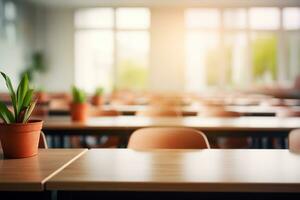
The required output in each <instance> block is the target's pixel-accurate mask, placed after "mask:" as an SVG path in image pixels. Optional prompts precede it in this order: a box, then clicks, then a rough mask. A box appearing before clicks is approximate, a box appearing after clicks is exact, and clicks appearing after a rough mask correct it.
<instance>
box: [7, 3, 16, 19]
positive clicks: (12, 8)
mask: <svg viewBox="0 0 300 200" xmlns="http://www.w3.org/2000/svg"><path fill="white" fill-rule="evenodd" d="M4 17H5V19H6V20H8V21H13V20H16V18H17V8H16V5H15V4H14V3H13V2H11V1H8V2H6V3H5V4H4Z"/></svg>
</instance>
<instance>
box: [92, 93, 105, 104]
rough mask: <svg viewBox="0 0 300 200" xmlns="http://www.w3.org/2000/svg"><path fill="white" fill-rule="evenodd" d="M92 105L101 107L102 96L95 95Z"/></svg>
mask: <svg viewBox="0 0 300 200" xmlns="http://www.w3.org/2000/svg"><path fill="white" fill-rule="evenodd" d="M91 103H92V105H94V106H101V104H102V96H99V95H94V96H93V97H92V99H91Z"/></svg>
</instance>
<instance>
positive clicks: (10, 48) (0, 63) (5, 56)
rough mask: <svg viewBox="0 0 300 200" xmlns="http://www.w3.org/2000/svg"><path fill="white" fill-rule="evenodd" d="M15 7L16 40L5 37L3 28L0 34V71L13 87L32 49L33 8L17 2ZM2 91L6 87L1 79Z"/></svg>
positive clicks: (0, 86) (0, 87) (0, 88)
mask: <svg viewBox="0 0 300 200" xmlns="http://www.w3.org/2000/svg"><path fill="white" fill-rule="evenodd" d="M16 5H17V11H18V12H17V16H18V17H17V21H16V30H17V37H16V40H15V41H14V40H13V39H10V37H7V36H6V33H5V29H4V27H2V31H1V33H0V70H1V71H3V72H5V73H7V74H8V75H9V76H10V77H11V79H12V82H13V85H15V83H17V82H18V81H19V77H20V73H21V72H22V71H23V70H24V69H25V67H26V65H28V63H29V61H30V60H29V59H30V55H31V53H32V51H33V49H34V23H33V21H34V7H33V6H31V5H28V4H22V3H19V2H18V3H16ZM3 91H6V86H5V83H4V81H3V80H2V78H1V79H0V92H3Z"/></svg>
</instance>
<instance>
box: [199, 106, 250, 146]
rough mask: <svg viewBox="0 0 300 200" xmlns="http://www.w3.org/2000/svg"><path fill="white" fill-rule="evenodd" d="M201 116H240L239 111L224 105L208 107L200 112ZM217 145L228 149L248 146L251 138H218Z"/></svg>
mask: <svg viewBox="0 0 300 200" xmlns="http://www.w3.org/2000/svg"><path fill="white" fill-rule="evenodd" d="M198 115H199V116H201V117H224V118H226V117H240V116H241V114H240V113H238V112H232V111H227V110H225V109H224V107H222V106H213V107H206V108H205V109H203V110H202V111H200V112H199V114H198ZM215 145H216V147H219V148H226V149H232V148H234V149H240V148H248V147H249V146H250V145H249V138H225V137H224V138H218V139H217V144H215Z"/></svg>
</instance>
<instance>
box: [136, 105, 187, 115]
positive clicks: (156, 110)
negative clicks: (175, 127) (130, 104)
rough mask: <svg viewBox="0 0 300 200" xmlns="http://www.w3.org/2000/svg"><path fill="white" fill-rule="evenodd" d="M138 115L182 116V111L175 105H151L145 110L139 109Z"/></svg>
mask: <svg viewBox="0 0 300 200" xmlns="http://www.w3.org/2000/svg"><path fill="white" fill-rule="evenodd" d="M136 115H137V116H144V117H180V116H182V113H181V112H180V111H179V109H177V108H175V107H161V106H157V107H155V106H153V107H152V106H150V107H148V108H146V109H145V110H140V111H137V112H136Z"/></svg>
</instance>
